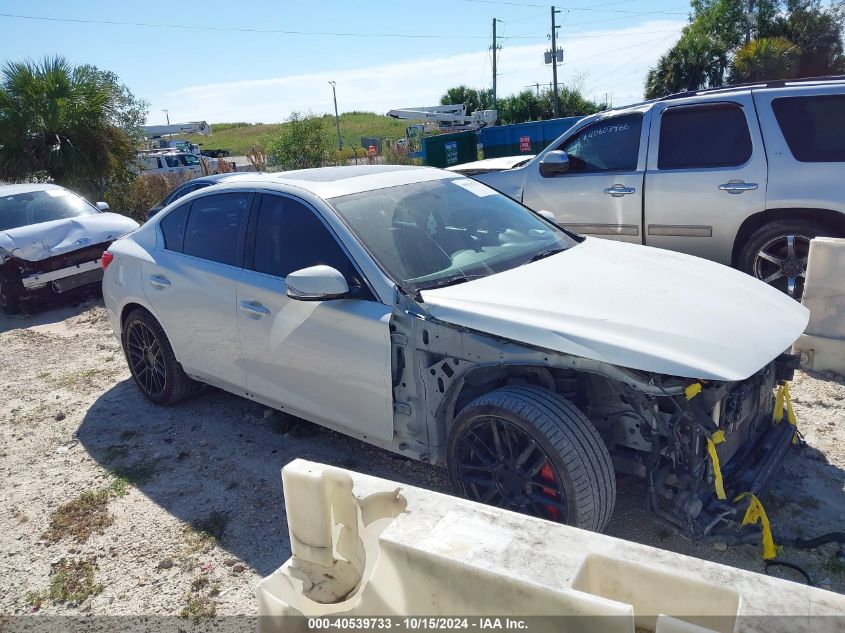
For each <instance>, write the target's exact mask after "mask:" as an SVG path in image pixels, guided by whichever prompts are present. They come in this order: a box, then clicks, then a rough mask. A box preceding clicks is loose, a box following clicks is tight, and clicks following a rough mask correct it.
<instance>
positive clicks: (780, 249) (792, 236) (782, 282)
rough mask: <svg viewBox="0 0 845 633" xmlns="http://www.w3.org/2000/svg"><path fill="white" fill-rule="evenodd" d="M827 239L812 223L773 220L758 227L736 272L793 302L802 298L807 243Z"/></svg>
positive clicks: (824, 229) (825, 231)
mask: <svg viewBox="0 0 845 633" xmlns="http://www.w3.org/2000/svg"><path fill="white" fill-rule="evenodd" d="M819 235H831V231H830V230H829V229H828V228H827V227H826V226H825V225H824V224H822V223H820V222H815V221H813V220H800V219H795V220H777V221H775V222H769V223H768V224H765V225H763V226H761V227H760V228H759V229H757V230H756V231H755V232H754V233H752V234H751V237H750V238H749V239H748V241H747V242H746V243H745V245H744V246H743V248H742V250H741V251H740V254H739V262H738V263H739V268H740V270H743V271H744V272H746V273H748V274H749V275H753V276H755V277H756V278H757V279H759V280H761V281H763V282H765V283H767V284H769V285H771V286H773V287H775V288H777V289H778V290H780V291H781V292H784V293H786V294H787V295H789V296H790V297H792V298H793V299H796V300H799V301H800V299H801V296H802V295H803V294H804V282H805V280H806V276H807V258H808V256H809V253H810V240H812V239H813V238H814V237H818V236H819Z"/></svg>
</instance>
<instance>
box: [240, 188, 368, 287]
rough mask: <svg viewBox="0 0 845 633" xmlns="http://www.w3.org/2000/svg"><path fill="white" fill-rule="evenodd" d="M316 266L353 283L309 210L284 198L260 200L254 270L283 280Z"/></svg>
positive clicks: (330, 237) (341, 255) (335, 246)
mask: <svg viewBox="0 0 845 633" xmlns="http://www.w3.org/2000/svg"><path fill="white" fill-rule="evenodd" d="M318 264H325V265H326V266H331V267H332V268H335V269H337V270H338V271H340V272H341V273H342V274H343V276H344V277H346V279H347V282H350V284H351V283H352V282H354V276H355V275H354V269H353V267H352V264H351V262H350V261H349V258H348V257H347V256H346V253H344V251H343V249H342V248H341V247H340V244H338V242H337V239H336V238H335V237H334V235H332V233H331V232H330V231H329V229H328V228H326V225H325V224H323V222H322V220H320V218H318V217H317V215H316V214H315V213H314V212H313V211H312V210H311V209H309V208H308V207H306V206H305V205H304V204H302V203H300V202H297V201H296V200H293V199H291V198H286V197H284V196H271V195H264V196H262V197H261V203H260V206H259V208H258V222H257V224H256V229H255V263H254V266H253V267H254V269H255V270H256V271H258V272H261V273H267V274H268V275H278V276H279V277H286V276H287V275H288V274H289V273H291V272H293V271H295V270H299V269H301V268H308V267H309V266H317V265H318Z"/></svg>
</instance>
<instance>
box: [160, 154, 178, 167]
mask: <svg viewBox="0 0 845 633" xmlns="http://www.w3.org/2000/svg"><path fill="white" fill-rule="evenodd" d="M164 160H165V161H166V162H167V166H168V167H178V166H179V158H178V157H176V156H165V157H164Z"/></svg>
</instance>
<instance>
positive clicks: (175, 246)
mask: <svg viewBox="0 0 845 633" xmlns="http://www.w3.org/2000/svg"><path fill="white" fill-rule="evenodd" d="M188 206H190V205H187V204H183V205H182V206H181V207H177V208H176V209H173V211H171V212H170V213H168V214H167V215H166V216H164V217H163V218H162V219H161V222H160V223H159V226H160V227H161V233H162V235H164V248H166V249H167V250H169V251H176V252H179V253H181V252H182V240H183V239H184V238H185V220H187V219H188Z"/></svg>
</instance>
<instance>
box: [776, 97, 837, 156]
mask: <svg viewBox="0 0 845 633" xmlns="http://www.w3.org/2000/svg"><path fill="white" fill-rule="evenodd" d="M772 109H773V110H774V112H775V118H777V121H778V125H779V126H780V129H781V132H783V136H784V138H785V139H786V144H787V145H789V151H791V152H792V155H793V156H794V157H795V160H799V161H801V162H802V163H833V162H845V116H843V113H845V95H817V96H814V97H781V98H779V99H775V100H773V101H772Z"/></svg>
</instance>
